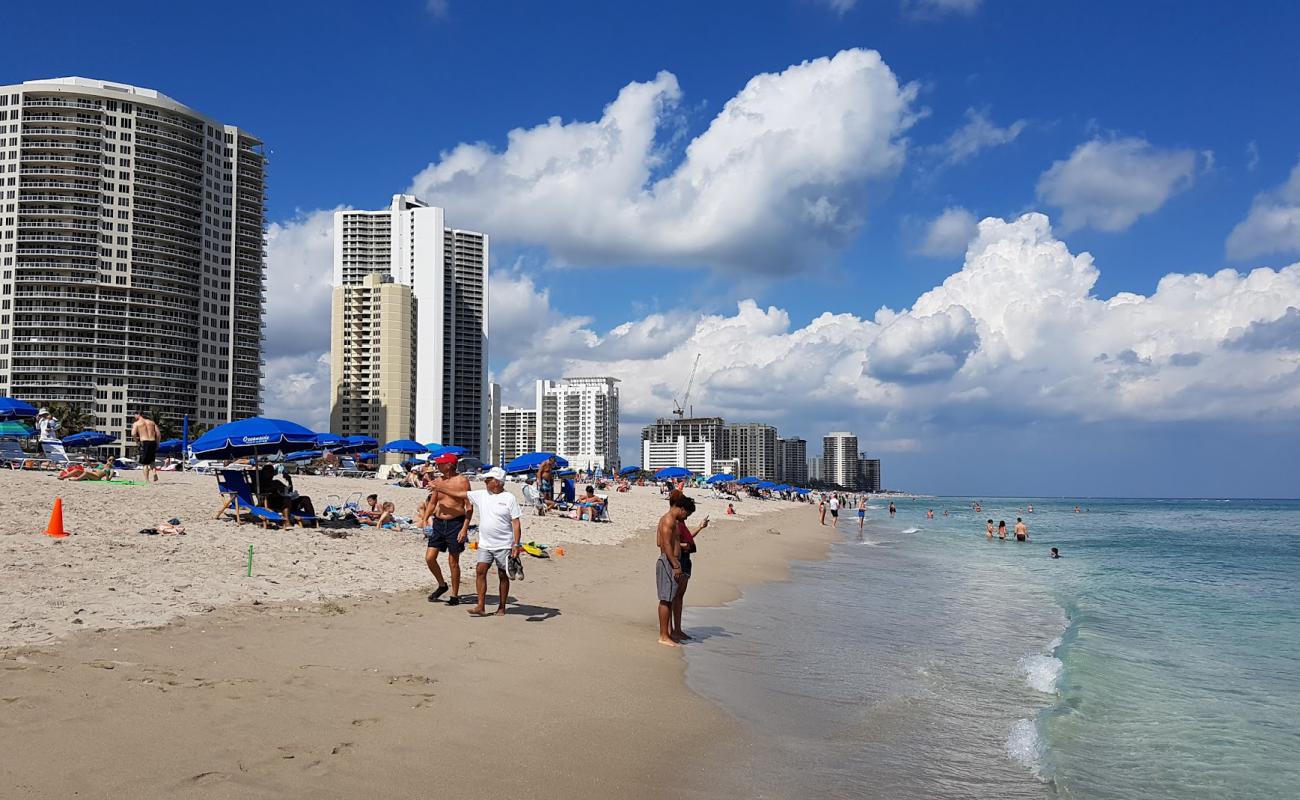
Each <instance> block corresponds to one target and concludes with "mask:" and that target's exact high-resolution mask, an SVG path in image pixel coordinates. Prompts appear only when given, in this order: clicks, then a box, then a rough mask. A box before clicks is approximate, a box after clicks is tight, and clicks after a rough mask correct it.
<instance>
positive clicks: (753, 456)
mask: <svg viewBox="0 0 1300 800" xmlns="http://www.w3.org/2000/svg"><path fill="white" fill-rule="evenodd" d="M776 443H777V438H776V428H774V427H772V426H771V425H764V424H763V423H761V422H746V423H740V424H732V425H728V426H727V449H726V452H725V453H723V454H722V457H725V458H734V459H736V464H737V466H736V469H737V470H738V472H737V473H736V477H750V476H753V477H755V478H762V479H763V480H767V481H775V480H776V479H777V477H776Z"/></svg>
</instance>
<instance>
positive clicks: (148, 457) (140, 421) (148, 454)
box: [131, 411, 158, 484]
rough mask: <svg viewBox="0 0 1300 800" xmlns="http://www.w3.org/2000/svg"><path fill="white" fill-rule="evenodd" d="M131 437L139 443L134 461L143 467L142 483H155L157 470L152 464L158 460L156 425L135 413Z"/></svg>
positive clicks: (139, 413)
mask: <svg viewBox="0 0 1300 800" xmlns="http://www.w3.org/2000/svg"><path fill="white" fill-rule="evenodd" d="M131 435H132V436H134V437H135V439H136V441H138V442H139V443H140V453H139V458H137V459H136V460H137V461H139V462H140V466H142V467H144V482H145V483H146V484H147V483H149V481H150V480H152V481H154V482H155V483H156V482H157V481H158V470H156V469H154V465H153V462H154V461H156V460H157V458H158V424H157V423H155V422H154V421H153V420H151V419H149V418H148V417H146V416H145V415H144V413H143V412H140V411H137V412H136V413H135V424H134V425H132V426H131Z"/></svg>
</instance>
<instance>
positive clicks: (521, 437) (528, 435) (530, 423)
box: [495, 406, 538, 466]
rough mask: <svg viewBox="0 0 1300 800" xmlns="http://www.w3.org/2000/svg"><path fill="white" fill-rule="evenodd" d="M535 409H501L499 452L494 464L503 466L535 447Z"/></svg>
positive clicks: (507, 407)
mask: <svg viewBox="0 0 1300 800" xmlns="http://www.w3.org/2000/svg"><path fill="white" fill-rule="evenodd" d="M537 427H538V426H537V409H535V408H514V407H512V406H502V407H501V451H500V453H499V454H498V455H497V457H496V461H495V463H496V464H498V465H500V466H504V465H506V464H509V463H510V462H511V461H513V460H515V459H516V458H518V457H519V456H522V455H523V454H524V453H531V452H533V451H534V450H535V449H536V447H537Z"/></svg>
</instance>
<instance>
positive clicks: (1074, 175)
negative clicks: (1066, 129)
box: [1038, 138, 1197, 231]
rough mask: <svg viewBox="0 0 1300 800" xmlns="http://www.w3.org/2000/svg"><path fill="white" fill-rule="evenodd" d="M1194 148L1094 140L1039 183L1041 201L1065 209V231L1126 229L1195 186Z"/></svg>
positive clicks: (1046, 174)
mask: <svg viewBox="0 0 1300 800" xmlns="http://www.w3.org/2000/svg"><path fill="white" fill-rule="evenodd" d="M1196 160H1197V154H1196V151H1194V150H1161V149H1159V148H1156V147H1153V146H1152V145H1151V144H1150V143H1149V142H1147V141H1146V140H1144V139H1136V138H1128V139H1114V140H1102V139H1093V140H1091V141H1088V142H1085V143H1083V144H1081V145H1079V146H1078V147H1077V148H1075V150H1074V152H1073V153H1071V154H1070V157H1069V158H1068V159H1066V160H1064V161H1057V162H1056V163H1054V164H1052V166H1051V168H1050V169H1048V170H1047V171H1046V172H1044V173H1043V175H1042V177H1041V178H1039V180H1038V197H1039V199H1040V200H1042V201H1043V202H1045V203H1047V204H1049V205H1052V206H1056V207H1058V208H1060V209H1061V211H1062V215H1061V224H1062V227H1063V228H1064V229H1065V230H1067V231H1070V230H1076V229H1078V228H1083V227H1092V228H1096V229H1098V230H1103V231H1122V230H1124V229H1125V228H1127V227H1129V226H1130V225H1132V224H1133V223H1134V222H1136V221H1137V219H1138V217H1141V216H1143V215H1145V214H1150V213H1152V212H1154V211H1156V210H1157V209H1158V208H1160V207H1161V206H1163V205H1164V204H1165V202H1166V201H1168V200H1169V198H1170V197H1173V196H1174V195H1175V194H1178V193H1179V192H1182V191H1185V190H1187V189H1188V188H1190V187H1191V185H1192V183H1193V181H1194V180H1195V176H1196Z"/></svg>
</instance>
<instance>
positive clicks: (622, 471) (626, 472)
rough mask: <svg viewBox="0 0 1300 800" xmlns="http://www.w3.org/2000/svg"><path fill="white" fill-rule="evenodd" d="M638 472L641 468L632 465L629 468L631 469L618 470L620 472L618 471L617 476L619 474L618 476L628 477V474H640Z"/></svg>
mask: <svg viewBox="0 0 1300 800" xmlns="http://www.w3.org/2000/svg"><path fill="white" fill-rule="evenodd" d="M640 471H641V468H640V467H638V466H635V465H634V466H631V467H623V468H622V469H620V470H619V471H618V474H619V475H630V474H632V473H633V472H640Z"/></svg>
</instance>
